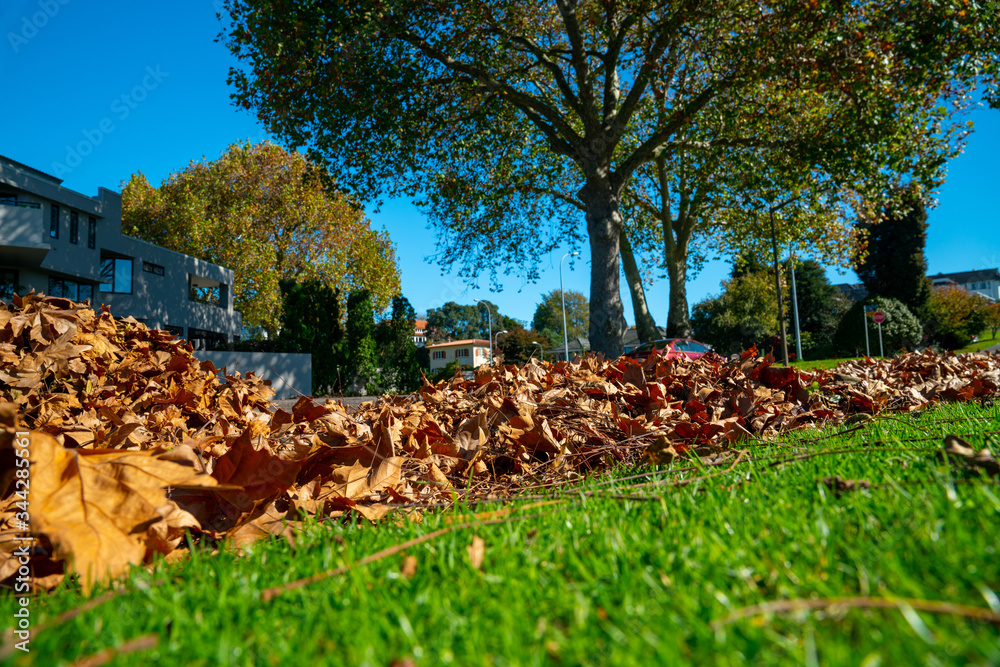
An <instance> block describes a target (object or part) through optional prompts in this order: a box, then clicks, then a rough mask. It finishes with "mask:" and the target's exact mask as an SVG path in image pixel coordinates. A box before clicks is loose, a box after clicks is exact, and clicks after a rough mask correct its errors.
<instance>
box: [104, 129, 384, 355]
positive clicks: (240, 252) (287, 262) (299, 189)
mask: <svg viewBox="0 0 1000 667" xmlns="http://www.w3.org/2000/svg"><path fill="white" fill-rule="evenodd" d="M122 231H124V232H125V233H126V234H131V235H132V236H137V237H139V238H141V239H144V240H146V241H150V242H152V243H156V244H157V245H161V246H164V247H166V248H170V249H171V250H176V251H178V252H183V253H186V254H188V255H192V256H194V257H198V258H200V259H204V260H207V261H210V262H213V263H216V264H220V265H222V266H225V267H228V268H231V269H233V272H234V273H235V285H234V301H235V306H236V309H237V310H239V311H240V312H241V313H242V314H243V324H244V327H245V328H246V329H247V331H248V332H250V333H251V334H254V333H260V332H266V333H267V335H268V336H271V337H273V336H274V335H275V334H277V333H278V330H279V329H280V322H281V290H280V287H279V283H280V281H281V280H283V279H284V280H294V281H298V282H306V281H308V280H311V279H315V280H318V281H320V282H321V283H323V284H324V285H326V286H327V287H329V288H330V289H334V290H340V291H341V292H342V293H347V292H350V291H351V290H355V289H367V290H368V292H369V294H370V295H371V297H372V301H373V303H374V305H375V307H376V308H378V309H382V308H385V307H386V306H387V305H388V303H389V301H390V299H392V297H393V295H395V294H398V293H399V271H398V269H397V268H396V258H395V250H394V247H393V244H392V242H391V241H390V240H389V237H388V235H387V234H386V233H385V232H384V231H383V232H377V231H374V230H372V229H371V225H370V223H369V221H368V220H367V219H366V218H365V217H364V214H363V212H362V211H361V210H360V209H359V208H358V207H357V206H355V205H354V203H352V202H351V200H350V199H348V198H347V197H346V196H344V195H343V194H341V193H340V192H338V191H336V190H334V189H332V188H330V187H329V185H328V184H326V183H324V178H323V174H322V173H321V172H320V170H319V169H318V168H317V167H316V166H315V165H313V164H312V163H311V162H310V161H309V160H308V159H307V158H306V157H305V156H303V155H301V154H299V153H296V152H289V151H286V150H285V149H283V148H281V147H280V146H275V145H274V144H269V143H264V144H253V145H251V144H249V143H238V144H233V145H232V146H230V147H229V148H228V149H227V150H226V151H225V152H224V153H223V154H222V156H221V157H220V158H218V159H217V160H212V161H207V160H205V161H201V162H191V164H189V165H188V166H187V168H185V169H182V170H180V171H177V172H174V173H172V174H171V175H170V176H169V177H168V178H167V179H165V180H164V181H163V182H162V183H161V185H160V186H159V187H158V188H154V187H153V186H151V185H150V184H149V182H148V181H147V180H146V178H145V176H143V175H142V173H136V174H134V175H133V176H132V178H131V179H130V180H129V182H128V183H127V184H126V185H125V188H124V190H123V191H122Z"/></svg>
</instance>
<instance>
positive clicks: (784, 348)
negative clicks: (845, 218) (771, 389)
mask: <svg viewBox="0 0 1000 667" xmlns="http://www.w3.org/2000/svg"><path fill="white" fill-rule="evenodd" d="M798 198H799V196H798V195H795V196H794V197H790V198H789V199H786V200H785V201H783V202H781V203H780V204H775V205H773V206H771V207H770V208H769V209H767V212H768V214H769V215H770V216H771V250H772V251H773V253H774V287H775V289H776V290H777V292H778V323H779V324H780V325H781V353H782V354H783V355H784V358H785V366H786V367H787V366H788V365H789V364H788V335H787V333H786V332H785V308H784V306H783V305H782V303H781V272H780V267H779V265H778V235H777V232H775V229H774V212H775V211H777V210H778V209H781V208H784V207H785V206H788V205H789V204H791V203H792V202H793V201H795V200H796V199H798Z"/></svg>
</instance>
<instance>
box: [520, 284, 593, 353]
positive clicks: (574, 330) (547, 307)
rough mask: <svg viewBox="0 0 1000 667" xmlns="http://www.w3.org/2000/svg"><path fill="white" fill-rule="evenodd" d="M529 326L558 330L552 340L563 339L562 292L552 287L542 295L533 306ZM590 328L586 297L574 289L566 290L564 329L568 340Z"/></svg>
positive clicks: (541, 329)
mask: <svg viewBox="0 0 1000 667" xmlns="http://www.w3.org/2000/svg"><path fill="white" fill-rule="evenodd" d="M531 328H532V329H534V330H537V331H554V332H558V333H557V337H556V338H555V339H554V340H553V343H555V342H556V341H558V342H560V343H561V342H562V340H563V311H562V292H560V290H557V289H554V290H552V291H551V292H549V293H548V294H544V295H542V302H541V303H540V304H538V306H537V307H536V308H535V316H534V318H533V319H532V320H531ZM589 329H590V304H589V303H588V302H587V297H585V296H584V295H583V294H582V293H580V292H577V291H576V290H566V330H567V331H568V332H569V333H568V335H569V338H570V340H572V339H574V338H579V337H581V336H586V335H587V331H588V330H589Z"/></svg>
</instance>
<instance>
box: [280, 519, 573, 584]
mask: <svg viewBox="0 0 1000 667" xmlns="http://www.w3.org/2000/svg"><path fill="white" fill-rule="evenodd" d="M553 512H555V510H549V511H548V512H536V513H535V514H527V515H525V516H511V517H506V518H503V519H490V520H487V521H467V522H465V523H460V524H456V525H454V526H448V527H447V528H439V529H438V530H435V531H433V532H430V533H427V534H426V535H422V536H420V537H416V538H414V539H412V540H407V541H406V542H401V543H400V544H396V545H394V546H391V547H389V548H388V549H383V550H382V551H378V552H376V553H373V554H371V555H369V556H365V557H364V558H362V559H361V560H357V561H355V562H353V563H350V564H348V565H343V566H341V567H338V568H335V569H333V570H327V571H326V572H320V573H318V574H314V575H312V576H309V577H304V578H302V579H297V580H295V581H290V582H288V583H287V584H282V585H281V586H272V587H271V588H266V589H264V590H263V591H261V594H260V600H261V602H270V601H271V600H273V599H274V598H276V597H278V596H279V595H281V594H283V593H287V592H288V591H292V590H295V589H297V588H302V587H303V586H308V585H309V584H313V583H316V582H317V581H322V580H324V579H329V578H330V577H336V576H339V575H341V574H344V573H345V572H349V571H350V570H353V569H354V568H356V567H360V566H362V565H367V564H368V563H374V562H375V561H377V560H382V559H383V558H388V557H389V556H392V555H395V554H398V553H399V552H400V551H403V550H405V549H409V548H410V547H415V546H417V545H418V544H423V543H424V542H430V541H431V540H433V539H436V538H438V537H441V536H442V535H446V534H447V533H451V532H454V531H458V530H462V529H463V528H475V527H477V526H490V525H495V524H499V523H510V522H512V521H523V520H525V519H534V518H537V517H540V516H545V515H546V514H552V513H553Z"/></svg>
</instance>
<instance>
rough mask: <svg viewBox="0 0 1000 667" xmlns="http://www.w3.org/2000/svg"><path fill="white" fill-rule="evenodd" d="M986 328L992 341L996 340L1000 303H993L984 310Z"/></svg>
mask: <svg viewBox="0 0 1000 667" xmlns="http://www.w3.org/2000/svg"><path fill="white" fill-rule="evenodd" d="M986 326H988V327H989V328H990V333H992V335H993V340H996V337H997V329H1000V302H993V303H991V304H990V305H989V306H988V307H987V308H986Z"/></svg>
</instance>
